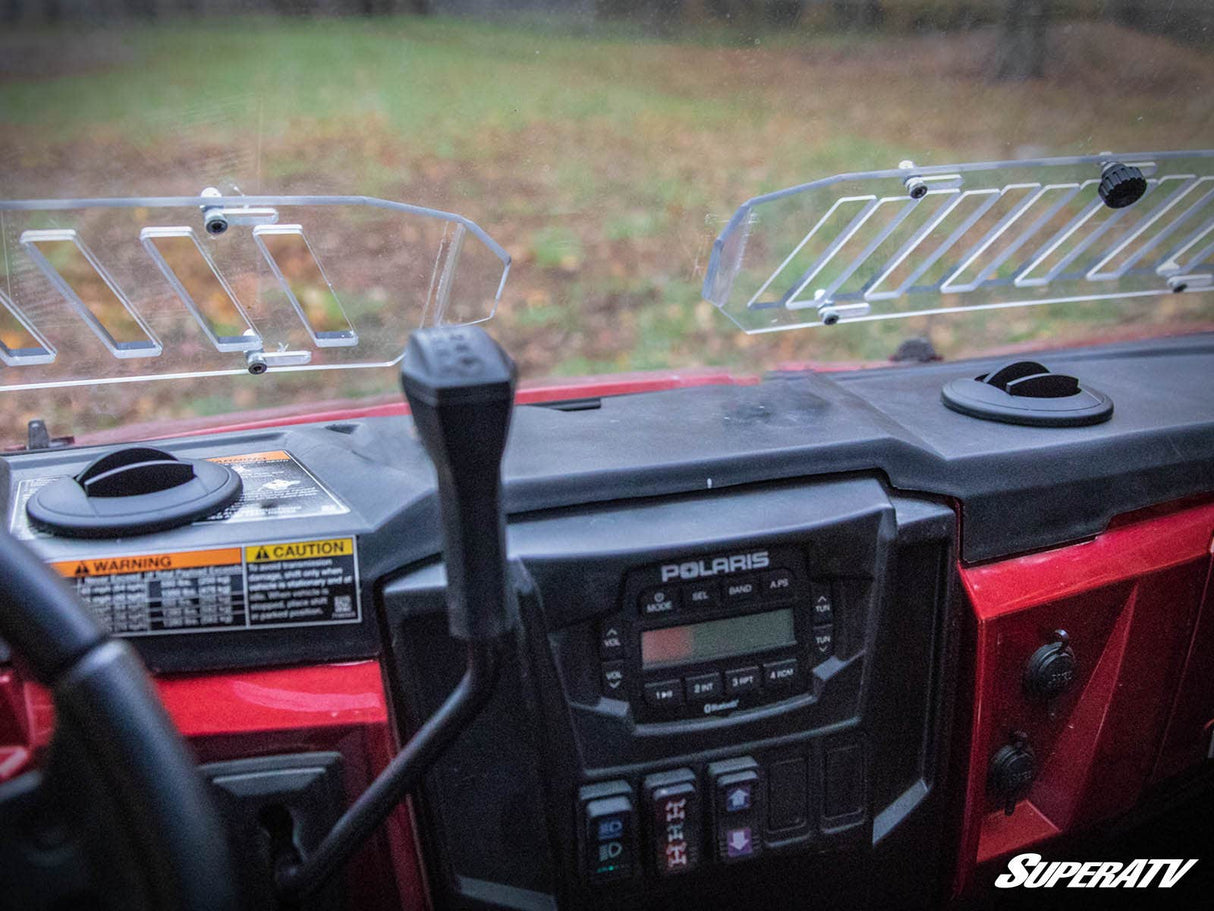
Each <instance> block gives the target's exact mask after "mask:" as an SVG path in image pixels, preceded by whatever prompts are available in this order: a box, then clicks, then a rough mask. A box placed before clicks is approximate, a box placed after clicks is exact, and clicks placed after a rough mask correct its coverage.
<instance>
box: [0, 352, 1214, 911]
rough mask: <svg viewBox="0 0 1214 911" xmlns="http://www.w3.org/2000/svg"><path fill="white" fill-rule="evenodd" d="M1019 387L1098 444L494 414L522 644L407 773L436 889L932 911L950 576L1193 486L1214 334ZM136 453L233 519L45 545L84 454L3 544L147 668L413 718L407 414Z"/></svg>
mask: <svg viewBox="0 0 1214 911" xmlns="http://www.w3.org/2000/svg"><path fill="white" fill-rule="evenodd" d="M1042 359H1043V360H1044V361H1046V362H1047V363H1048V364H1049V366H1050V367H1051V368H1052V369H1054V370H1065V371H1067V372H1069V373H1073V374H1074V375H1076V376H1078V377H1080V379H1081V381H1082V382H1084V383H1090V384H1091V385H1092V386H1093V387H1096V388H1098V389H1100V390H1101V391H1102V392H1104V393H1105V394H1107V395H1108V396H1109V397H1111V398H1112V400H1113V402H1114V404H1115V411H1114V414H1113V417H1112V418H1111V419H1110V420H1109V421H1107V422H1106V423H1103V424H1099V425H1096V426H1091V427H1074V428H1034V427H1023V426H1011V425H1006V424H998V423H991V422H986V421H981V420H976V419H974V418H971V417H967V416H965V415H962V414H958V413H956V412H954V411H950V410H949V409H947V408H945V407H944V406H943V405H942V404H941V401H940V389H941V387H942V386H943V385H944V384H945V383H946V382H948V381H949V380H952V379H954V378H957V377H964V376H974V375H976V374H979V373H982V372H984V371H988V370H990V369H992V367H994V366H996V362H967V363H955V364H931V365H923V366H915V367H897V368H892V367H891V368H888V369H878V370H868V371H859V372H851V373H849V372H842V373H832V374H776V375H772V376H770V377H768V378H766V379H765V380H764V381H763V382H762V383H760V384H758V385H753V386H751V385H739V386H708V387H702V388H695V389H681V390H672V391H668V392H655V393H645V394H637V395H631V396H621V397H617V398H603V399H602V400H601V401H597V400H596V401H593V402H590V403H587V402H579V403H578V404H577V407H576V408H565V407H562V406H561V404H560V403H554V404H550V405H544V406H524V407H518V408H516V410H515V416H514V420H513V427H512V430H511V437H510V444H509V446H508V449H507V453H506V459H505V463H504V469H503V474H504V502H505V509H506V512H507V515H508V516H509V525H508V543H509V555H510V561H511V572H512V575H513V580H514V587H515V591H516V593H517V600H518V611H519V618H520V621H521V622H520V623H519V626H518V633H517V635H516V637H515V639H514V641H513V643H512V645H511V649H512V652H513V654H512V656H511V659H510V660H509V661H507V663H506V667H507V671H506V673H505V677H504V679H503V682H502V684H501V685H500V686H499V688H498V691H497V694H496V695H495V697H494V703H493V704H492V706H491V709H490V711H487V712H485V713H483V714H482V716H481V717H480V718H479V719H478V720H477V722H476V724H475V725H474V726H473V727H472V728H471V729H470V730H469V731H467V732H466V734H465V736H464V737H462V738H461V739H460V741H459V742H458V744H457V745H456V746H455V747H454V748H453V749H452V751H451V752H450V753H448V754H447V755H446V756H445V757H444V759H443V760H442V762H441V763H440V764H439V765H438V767H436V768H435V769H434V770H433V771H432V772H431V774H430V776H429V777H428V779H427V784H426V787H425V789H424V794H423V799H422V801H421V804H420V806H421V812H422V816H423V825H424V827H425V829H426V832H427V835H428V836H430V837H429V838H428V844H432V845H434V848H432V850H431V851H430V856H429V857H428V862H429V863H430V864H431V867H432V870H431V872H432V877H433V881H432V886H433V888H435V889H436V890H437V891H438V893H439V894H440V895H442V896H443V897H444V899H445V900H446V901H447V902H448V903H450V904H452V905H454V906H468V907H479V906H485V905H497V906H504V907H514V908H550V907H556V906H559V907H593V906H596V905H599V904H603V905H608V904H618V903H619V902H620V901H621V900H625V901H628V902H634V901H635V902H642V901H643V902H645V903H647V904H649V905H651V906H655V907H660V906H682V907H686V906H700V905H704V904H706V903H707V902H709V901H710V900H712V901H717V902H718V903H719V904H721V905H722V906H728V907H736V906H763V907H780V906H782V905H783V904H787V902H788V896H789V895H802V894H813V895H815V896H819V897H821V898H822V899H823V900H826V901H833V902H835V903H836V904H840V905H842V904H857V905H860V904H870V903H881V904H887V905H895V906H896V905H907V904H915V903H916V902H923V901H927V900H928V899H929V898H930V896H932V895H933V894H936V893H937V892H938V890H939V889H940V888H941V884H940V877H941V875H942V871H943V866H944V862H945V860H944V859H945V858H946V857H947V856H948V849H949V839H950V838H951V837H953V836H952V835H951V834H950V833H949V832H948V831H947V827H946V826H944V825H943V824H942V821H943V820H944V819H945V818H946V815H947V814H946V809H947V808H946V801H947V800H948V799H949V795H948V793H947V791H946V789H945V788H944V786H943V785H944V782H945V781H946V779H947V769H948V760H949V757H948V755H947V746H946V745H947V744H948V742H949V740H948V731H949V727H950V725H951V724H952V720H953V718H952V716H953V711H954V708H953V707H954V705H955V702H956V700H955V699H954V698H953V692H954V689H955V688H956V686H957V683H958V681H957V674H958V673H959V666H960V665H959V662H958V661H956V660H952V658H953V656H954V653H955V650H956V649H957V648H958V647H959V644H960V641H961V636H962V630H961V629H960V624H961V612H960V611H959V610H958V600H957V597H956V591H955V588H956V583H955V579H954V577H955V573H954V571H953V568H954V566H955V564H956V562H957V561H958V560H960V561H961V562H964V563H975V562H982V561H988V560H992V559H995V558H999V557H1004V556H1008V555H1011V554H1016V553H1023V552H1027V551H1031V550H1039V549H1044V548H1049V547H1054V546H1057V545H1060V544H1063V543H1068V542H1073V541H1076V540H1081V539H1083V538H1085V537H1089V536H1092V535H1094V534H1096V533H1098V532H1100V531H1101V530H1103V529H1104V528H1105V527H1106V525H1107V523H1108V521H1109V519H1110V518H1111V517H1113V516H1117V515H1121V514H1125V513H1128V512H1131V511H1134V510H1137V509H1141V508H1144V507H1149V506H1153V505H1157V504H1160V503H1164V502H1167V501H1171V500H1177V499H1180V498H1184V497H1186V496H1189V495H1193V494H1198V493H1202V492H1206V491H1209V490H1211V489H1214V399H1212V398H1211V395H1210V391H1209V379H1210V378H1211V377H1214V336H1211V335H1194V336H1189V337H1185V338H1176V339H1167V340H1157V341H1153V342H1149V343H1142V344H1125V345H1115V346H1104V347H1098V348H1090V349H1084V350H1082V351H1074V352H1058V353H1055V354H1052V355H1050V356H1048V357H1043V358H1042ZM672 415H673V416H677V419H672ZM160 445H162V446H163V448H164V449H166V450H168V451H171V452H172V453H174V454H175V455H178V456H186V457H191V458H206V459H215V460H220V461H224V462H225V463H226V464H229V465H233V466H239V468H238V469H237V470H239V471H240V472H241V474H242V477H243V478H244V480H245V496H244V499H243V500H242V501H241V502H240V503H238V504H237V505H236V506H235V507H233V508H232V509H231V510H229V511H228V512H226V513H224V514H222V515H220V516H219V517H217V518H216V519H210V520H205V521H200V522H196V523H194V524H193V525H190V526H188V527H184V528H180V529H176V530H173V531H171V532H164V533H160V534H158V535H156V536H148V537H140V536H134V537H128V538H124V539H119V540H110V541H99V540H69V539H64V538H57V537H52V536H50V535H46V534H44V533H41V532H39V531H38V530H37V529H34V528H32V527H30V526H29V525H28V523H26V522H25V520H24V518H23V513H24V509H23V507H24V502H25V500H26V499H28V497H29V496H30V495H32V493H33V492H34V491H35V490H37V489H38V487H39V485H41V484H45V483H46V482H47V481H49V480H50V479H54V478H58V477H63V476H67V475H72V474H74V473H76V472H78V471H79V470H80V469H81V468H82V467H83V466H84V465H85V464H86V463H87V462H88V461H89V460H91V459H92V458H94V457H95V456H96V455H97V450H91V449H75V450H65V451H56V450H43V451H35V452H30V453H25V454H19V455H14V456H12V457H10V458H8V459H6V460H4V462H3V463H0V465H3V469H4V470H6V471H7V474H8V478H7V481H6V483H4V484H3V485H0V490H3V491H4V492H5V493H6V495H7V497H8V502H7V504H6V507H7V514H8V515H9V516H10V517H11V520H12V527H13V529H14V531H16V532H17V533H18V535H19V536H24V537H27V538H28V539H30V541H31V543H32V544H33V546H34V547H35V549H36V550H38V551H39V553H40V554H41V555H42V556H43V558H44V559H46V560H47V561H49V562H52V563H54V564H55V565H56V568H57V569H59V571H60V572H61V574H63V575H64V576H66V577H68V578H69V579H71V580H73V582H74V584H75V586H76V588H77V591H78V592H80V593H81V594H82V595H83V596H84V597H85V598H86V599H87V600H89V601H90V602H92V603H93V604H94V606H95V607H97V608H98V610H99V612H100V613H102V615H103V619H104V620H105V621H106V622H107V623H108V624H109V625H110V627H111V629H113V630H115V631H116V632H120V633H122V634H124V635H127V636H130V637H131V638H132V640H133V641H135V642H136V643H137V644H138V646H139V648H140V650H141V652H142V653H143V655H144V657H145V660H146V661H147V662H148V664H149V665H150V666H151V667H152V668H153V669H155V670H159V671H165V672H175V671H200V670H207V669H212V668H220V667H222V668H236V667H257V666H269V665H276V664H291V663H307V662H322V661H324V662H332V661H343V660H351V659H356V658H365V657H372V656H381V657H384V658H386V667H387V668H388V671H389V679H390V681H391V684H392V690H393V697H394V701H395V709H396V711H397V713H398V716H399V718H400V719H401V722H402V726H404V727H407V726H408V725H409V724H411V723H412V722H414V721H416V720H418V719H424V718H425V717H427V716H428V715H429V714H430V713H431V712H432V711H433V710H434V709H435V708H436V707H437V705H438V704H439V703H440V702H441V701H442V699H443V698H444V696H445V695H446V693H447V692H449V691H450V689H451V687H452V686H454V684H455V682H456V681H457V680H458V678H459V674H460V671H461V669H462V663H461V652H460V649H459V647H458V645H457V644H456V643H455V642H454V641H453V640H451V638H450V637H449V635H448V633H447V627H446V616H445V614H444V585H445V577H444V573H443V569H442V565H441V562H440V559H439V557H440V553H441V535H440V525H439V516H438V508H437V500H436V497H435V479H434V471H433V468H432V466H431V464H430V462H429V461H428V459H427V458H426V455H425V453H424V451H423V450H422V448H421V446H420V445H419V443H418V441H417V438H416V435H415V433H414V431H413V428H412V425H411V422H410V421H409V420H408V419H407V418H403V417H398V418H369V419H358V420H351V421H339V422H331V423H323V424H305V425H298V426H292V427H285V428H281V429H275V430H265V431H257V432H245V433H232V434H221V435H214V436H208V437H196V438H183V439H179V440H172V441H167V442H165V443H163V444H160ZM857 883H863V884H864V886H863V887H862V889H861V892H862V893H863V894H857ZM895 884H896V886H895ZM888 889H895V891H893V892H886V891H884V890H888Z"/></svg>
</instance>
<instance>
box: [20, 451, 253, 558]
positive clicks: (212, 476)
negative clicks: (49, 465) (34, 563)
mask: <svg viewBox="0 0 1214 911" xmlns="http://www.w3.org/2000/svg"><path fill="white" fill-rule="evenodd" d="M240 491H241V482H240V475H238V474H237V473H236V472H235V471H233V470H232V469H231V468H229V467H228V466H226V465H216V464H215V463H214V462H204V461H197V460H193V459H178V458H176V457H175V456H173V455H172V454H171V453H168V452H165V451H164V450H162V449H152V448H151V447H147V446H137V447H131V448H129V449H119V450H117V451H115V452H110V453H106V454H105V455H103V456H101V457H99V458H97V459H95V460H94V461H93V462H91V463H90V464H89V465H88V467H86V468H85V469H84V471H82V472H80V474H78V475H76V477H74V478H60V479H59V480H58V481H53V482H52V483H50V484H47V485H46V486H45V487H43V488H42V489H41V490H39V491H38V492H37V493H35V494H34V495H33V496H32V497H30V499H29V502H28V503H27V504H26V507H25V509H26V512H28V513H29V517H30V518H31V519H32V520H33V521H34V522H36V523H38V524H39V525H41V526H43V527H45V528H48V529H49V530H51V531H53V532H54V533H55V534H57V535H64V536H65V537H70V538H117V537H122V536H124V535H139V534H148V533H149V532H154V531H164V530H165V529H168V528H176V527H178V526H179V525H188V524H189V523H190V522H193V521H194V520H196V519H201V518H203V517H205V516H209V515H211V514H212V513H216V512H218V511H219V510H221V509H223V508H224V507H225V506H227V505H229V504H230V503H232V502H233V501H234V500H236V498H237V497H239V496H240Z"/></svg>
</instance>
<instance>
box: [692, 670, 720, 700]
mask: <svg viewBox="0 0 1214 911" xmlns="http://www.w3.org/2000/svg"><path fill="white" fill-rule="evenodd" d="M684 685H685V687H686V689H687V700H688V702H707V701H708V700H709V699H716V698H717V697H718V696H720V695H721V675H720V674H718V673H717V672H716V671H713V672H712V673H711V674H697V675H696V676H694V677H688V678H687V679H686V680H685V681H684Z"/></svg>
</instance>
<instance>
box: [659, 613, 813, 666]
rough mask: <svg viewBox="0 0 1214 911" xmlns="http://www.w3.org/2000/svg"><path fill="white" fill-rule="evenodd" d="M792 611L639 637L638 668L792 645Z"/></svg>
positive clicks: (661, 630) (712, 621) (662, 630)
mask: <svg viewBox="0 0 1214 911" xmlns="http://www.w3.org/2000/svg"><path fill="white" fill-rule="evenodd" d="M796 641H797V636H796V631H795V629H794V625H793V614H792V608H785V609H784V610H773V611H767V612H766V613H762V614H749V615H747V616H745V617H729V618H727V619H725V620H709V621H707V622H705V623H692V624H690V625H688V626H668V627H665V628H664V629H651V630H646V631H645V632H643V633H641V666H642V667H643V668H646V669H648V668H655V667H669V666H671V665H675V664H691V663H693V662H697V661H712V660H714V659H716V658H729V657H731V656H733V655H746V654H749V653H751V652H761V651H765V650H767V649H771V648H780V647H782V646H786V645H795V644H796Z"/></svg>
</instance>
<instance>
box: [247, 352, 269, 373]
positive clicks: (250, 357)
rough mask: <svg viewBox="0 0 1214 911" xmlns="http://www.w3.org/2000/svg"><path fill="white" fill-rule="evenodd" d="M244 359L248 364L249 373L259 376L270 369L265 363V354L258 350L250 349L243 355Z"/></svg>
mask: <svg viewBox="0 0 1214 911" xmlns="http://www.w3.org/2000/svg"><path fill="white" fill-rule="evenodd" d="M245 361H246V362H247V363H248V365H249V373H251V374H253V376H261V375H262V374H263V373H265V372H266V371H267V370H269V369H270V365H269V364H267V363H266V356H265V355H264V354H262V353H261V352H260V351H250V352H249V353H248V354H246V355H245Z"/></svg>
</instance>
